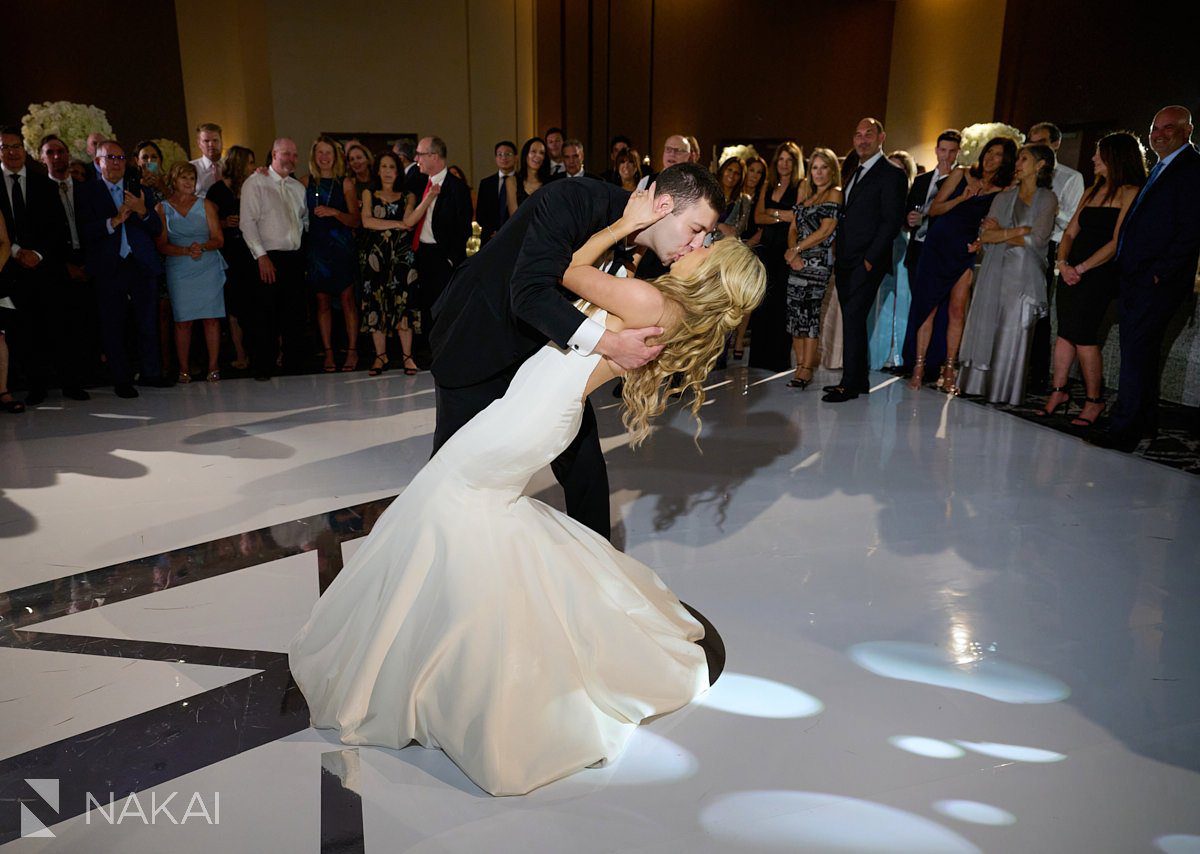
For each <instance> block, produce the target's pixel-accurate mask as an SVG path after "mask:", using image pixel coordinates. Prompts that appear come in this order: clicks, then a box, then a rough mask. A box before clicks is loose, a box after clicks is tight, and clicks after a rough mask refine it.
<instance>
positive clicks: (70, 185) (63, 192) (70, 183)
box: [49, 173, 79, 249]
mask: <svg viewBox="0 0 1200 854" xmlns="http://www.w3.org/2000/svg"><path fill="white" fill-rule="evenodd" d="M49 178H50V180H51V181H53V182H54V189H55V190H57V191H58V201H59V202H60V203H61V204H62V206H63V213H64V214H65V215H66V217H67V227H68V228H70V229H71V248H72V249H78V248H79V229H78V228H76V227H75V209H76V203H75V179H74V178H72V177H71V175H70V173H67V176H66V177H65V178H55V177H54V176H53V175H50V176H49ZM64 184H65V185H66V186H65V187H64V186H63V185H64Z"/></svg>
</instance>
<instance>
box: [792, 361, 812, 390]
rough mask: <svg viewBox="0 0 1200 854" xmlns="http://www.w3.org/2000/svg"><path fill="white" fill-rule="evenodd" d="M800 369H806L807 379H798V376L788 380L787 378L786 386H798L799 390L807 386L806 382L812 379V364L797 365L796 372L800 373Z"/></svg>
mask: <svg viewBox="0 0 1200 854" xmlns="http://www.w3.org/2000/svg"><path fill="white" fill-rule="evenodd" d="M800 371H808V379H806V380H803V379H800V377H792V378H791V379H790V380H788V384H787V385H788V388H798V389H800V391H804V390H805V389H806V388H808V384H809V383H811V382H812V381H813V366H812V365H797V366H796V373H800Z"/></svg>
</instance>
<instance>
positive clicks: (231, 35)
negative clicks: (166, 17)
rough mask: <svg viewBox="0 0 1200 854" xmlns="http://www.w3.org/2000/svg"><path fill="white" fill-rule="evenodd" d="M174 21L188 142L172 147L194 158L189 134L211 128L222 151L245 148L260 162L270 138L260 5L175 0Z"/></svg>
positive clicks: (264, 24) (245, 1)
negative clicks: (217, 129) (215, 127)
mask: <svg viewBox="0 0 1200 854" xmlns="http://www.w3.org/2000/svg"><path fill="white" fill-rule="evenodd" d="M175 19H176V24H177V26H178V30H179V58H180V63H181V65H182V66H183V90H184V98H185V100H186V104H187V120H188V133H189V135H190V137H191V138H190V139H180V140H176V141H177V142H179V143H180V144H181V145H183V146H184V147H185V148H190V149H191V153H192V157H199V156H200V152H199V150H197V148H196V139H195V134H194V133H193V132H192V131H193V129H194V128H195V127H196V125H198V124H200V123H201V122H216V123H217V124H219V125H220V126H221V128H222V129H223V131H224V134H223V137H224V142H225V145H226V147H228V146H230V145H248V146H250V148H252V149H254V151H255V152H256V153H257V154H258V156H259V158H260V160H261V159H262V158H263V155H264V153H265V152H266V151H267V149H268V148H270V146H271V140H272V139H274V135H275V115H274V103H273V101H272V98H271V72H270V68H269V65H268V61H267V40H266V33H267V13H266V6H265V5H264V4H263V3H262V2H261V0H258V1H257V2H256V0H242V2H237V0H176V3H175Z"/></svg>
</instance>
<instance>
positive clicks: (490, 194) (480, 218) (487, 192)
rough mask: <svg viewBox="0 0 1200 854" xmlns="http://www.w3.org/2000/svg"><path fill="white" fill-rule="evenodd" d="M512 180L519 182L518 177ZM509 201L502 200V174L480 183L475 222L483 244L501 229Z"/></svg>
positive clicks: (512, 176) (494, 175)
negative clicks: (503, 215)
mask: <svg viewBox="0 0 1200 854" xmlns="http://www.w3.org/2000/svg"><path fill="white" fill-rule="evenodd" d="M508 177H509V179H510V180H513V181H515V180H517V176H516V175H509V176H508ZM507 204H508V200H507V199H501V198H500V173H499V172H495V173H493V174H491V175H488V176H487V177H486V178H484V179H483V180H482V181H480V182H479V195H478V197H477V198H476V200H475V221H476V222H477V223H479V228H480V231H481V232H482V234H481V235H480V236H481V238H482V240H483V242H484V243H487V242H488V241H489V240H491V239H492V235H494V234H495V233H496V232H497V231H498V230H499V228H500V213H501V211H502V210H503V208H504V207H505V206H507Z"/></svg>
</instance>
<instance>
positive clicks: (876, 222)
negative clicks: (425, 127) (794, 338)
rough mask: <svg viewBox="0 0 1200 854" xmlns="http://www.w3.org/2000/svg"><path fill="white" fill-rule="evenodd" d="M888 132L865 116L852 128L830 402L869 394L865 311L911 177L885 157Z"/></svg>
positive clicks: (888, 258) (887, 258)
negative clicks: (837, 351)
mask: <svg viewBox="0 0 1200 854" xmlns="http://www.w3.org/2000/svg"><path fill="white" fill-rule="evenodd" d="M884 139H885V134H884V132H883V125H882V124H881V123H880V122H879V121H878V120H877V119H870V118H867V119H863V120H862V121H861V122H859V123H858V127H857V128H856V129H855V131H854V153H855V154H857V155H858V165H857V167H856V168H855V170H854V173H853V174H852V175H851V176H850V180H848V181H846V183H845V185H844V189H843V194H844V195H845V203H844V205H843V207H842V215H841V222H839V223H838V229H837V253H836V259H837V260H836V262H835V267H834V274H835V276H836V281H837V295H838V303H839V304H840V305H841V307H842V381H841V382H840V383H838V384H837V385H833V386H826V387H825V396H824V397H823V398H821V399H822V400H824V401H826V402H827V403H844V402H845V401H847V400H853V399H854V398H856V397H858V396H859V395H860V394H867V393H868V392H869V391H870V389H871V386H870V380H869V379H868V378H867V365H868V359H867V343H868V342H867V316H868V315H869V314H870V312H871V306H872V305H873V304H874V303H875V294H876V293H877V292H878V291H879V284H880V283H881V282H882V281H883V277H884V274H885V273H887V271H888V269H890V267H891V263H892V242H893V241H894V240H895V239H896V235H897V234H898V233H899V232H900V226H901V225H902V224H903V223H904V199H905V196H906V195H907V194H908V178H907V176H906V175H905V174H904V170H903V169H901V168H900V167H899V166H896V165H895V164H893V163H892V162H891V161H889V160H888V159H887V158H886V157H884V156H883V142H884Z"/></svg>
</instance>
